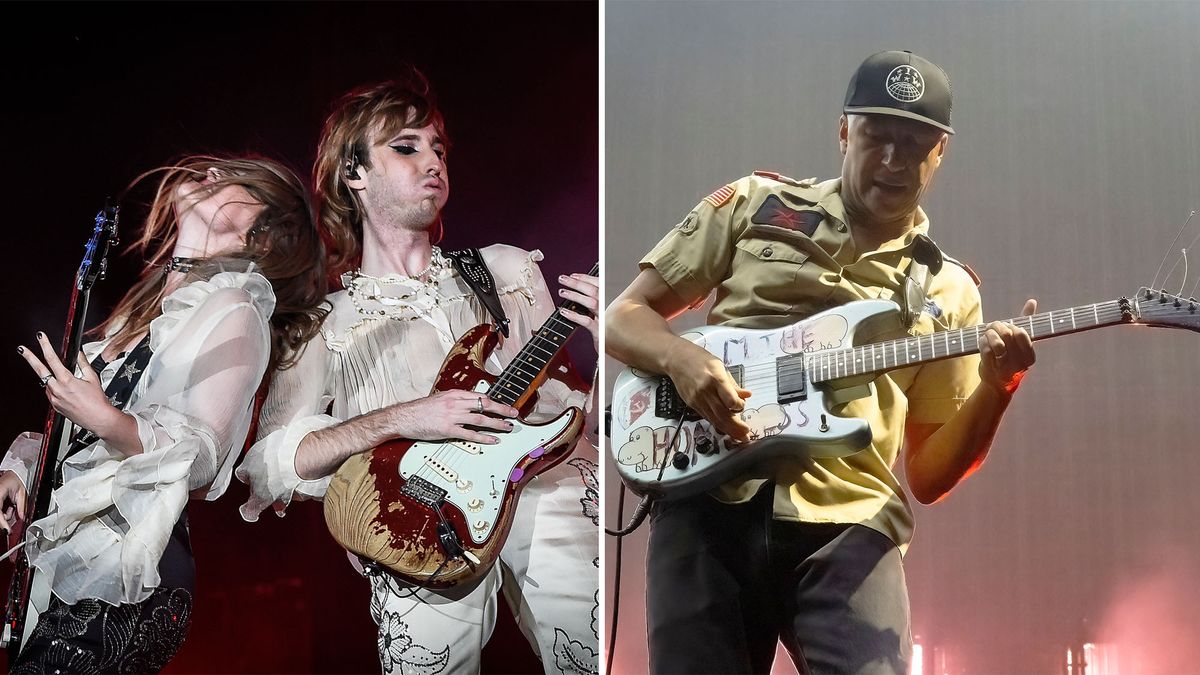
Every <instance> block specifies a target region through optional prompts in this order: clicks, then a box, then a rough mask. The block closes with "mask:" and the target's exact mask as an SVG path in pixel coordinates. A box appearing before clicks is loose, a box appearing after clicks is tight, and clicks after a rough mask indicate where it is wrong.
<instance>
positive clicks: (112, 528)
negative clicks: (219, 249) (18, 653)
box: [30, 272, 275, 604]
mask: <svg viewBox="0 0 1200 675" xmlns="http://www.w3.org/2000/svg"><path fill="white" fill-rule="evenodd" d="M274 305H275V296H274V293H273V292H272V290H271V286H270V283H269V282H268V281H267V280H266V279H265V278H263V277H262V276H261V275H259V274H256V273H253V272H222V273H219V274H217V275H214V276H213V277H212V278H211V279H208V280H206V281H197V282H193V283H191V284H188V285H187V286H184V287H183V288H180V289H178V290H176V291H175V292H173V293H172V294H171V295H170V296H168V297H167V298H166V299H165V300H164V301H163V305H162V308H163V312H162V314H161V315H160V316H159V317H158V318H157V319H155V320H154V321H153V322H152V323H151V324H150V347H151V350H152V356H151V358H150V361H149V362H148V363H147V365H146V371H145V372H144V373H143V374H142V378H141V380H140V381H139V383H138V386H137V388H136V389H135V391H134V394H133V396H132V397H131V400H130V403H129V405H128V406H127V407H126V409H125V411H124V412H125V413H126V414H128V415H131V416H132V417H133V418H134V419H135V420H136V422H137V426H138V435H139V437H140V439H141V444H142V452H141V454H137V455H132V456H125V455H123V454H122V453H121V452H119V451H118V450H116V449H113V448H109V447H107V445H106V444H105V443H104V441H98V442H96V443H94V444H93V445H91V446H89V447H88V448H86V449H84V450H82V451H80V452H79V453H77V454H75V455H73V456H71V457H70V458H68V459H67V461H66V463H65V464H64V470H63V474H64V479H65V482H64V483H63V485H62V486H61V487H60V488H58V489H57V490H55V491H54V494H53V496H52V503H51V510H50V513H49V515H48V516H47V517H45V518H43V519H42V520H39V521H37V522H36V523H34V524H33V525H32V526H31V527H30V538H31V542H30V543H31V544H32V546H31V550H30V561H31V563H33V564H34V565H35V566H36V567H38V568H39V569H40V570H42V572H44V573H45V574H46V575H47V577H48V578H49V579H50V583H51V587H52V588H53V589H54V592H55V595H57V596H58V597H59V598H60V599H62V600H63V601H64V602H66V603H68V604H74V603H75V602H77V601H78V600H80V599H83V598H97V599H100V600H104V601H106V602H109V603H112V604H118V603H132V602H138V601H141V600H144V599H145V598H146V597H148V596H149V594H150V592H151V591H152V590H153V589H154V588H156V587H157V586H158V584H159V575H158V569H157V568H158V562H159V559H160V558H161V556H162V552H163V549H164V548H165V546H166V543H167V540H168V538H169V536H170V532H171V529H172V527H173V526H174V524H175V521H176V520H178V518H179V515H180V514H181V513H182V512H183V509H184V506H185V505H186V502H187V499H188V497H189V495H194V496H197V497H204V498H206V499H215V498H216V497H217V496H219V495H220V494H221V493H223V492H224V491H225V488H226V487H227V486H228V485H229V480H230V475H231V473H232V463H233V462H234V461H235V459H236V452H234V450H235V448H240V447H241V444H242V442H243V440H244V438H245V434H246V431H247V428H248V426H249V422H250V416H251V414H252V405H253V399H254V392H255V390H256V389H257V386H258V383H259V381H260V380H261V379H262V375H263V372H264V371H265V370H266V365H267V361H268V359H269V356H270V339H269V328H268V321H269V319H270V316H271V312H272V310H273V309H274Z"/></svg>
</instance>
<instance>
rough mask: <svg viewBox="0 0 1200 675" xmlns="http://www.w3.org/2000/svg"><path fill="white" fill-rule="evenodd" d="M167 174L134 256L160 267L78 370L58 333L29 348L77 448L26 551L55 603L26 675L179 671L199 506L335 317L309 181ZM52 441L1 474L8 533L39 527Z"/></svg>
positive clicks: (250, 170) (281, 175) (273, 174)
mask: <svg viewBox="0 0 1200 675" xmlns="http://www.w3.org/2000/svg"><path fill="white" fill-rule="evenodd" d="M159 173H161V176H162V177H161V180H160V181H159V184H158V189H157V192H156V194H155V196H154V199H153V201H152V203H151V205H150V211H149V215H148V217H147V220H146V224H145V227H144V229H143V231H142V233H141V236H140V237H139V238H138V240H137V241H135V242H134V244H133V248H134V250H136V251H140V252H141V253H142V254H143V255H144V256H146V258H147V264H146V267H145V269H144V271H143V272H142V274H141V277H140V279H139V280H138V281H137V283H136V284H134V286H133V288H131V289H130V290H129V292H127V293H126V294H125V296H124V298H123V299H122V300H121V301H120V302H119V303H118V304H117V307H116V309H115V310H114V311H113V313H112V315H111V316H110V317H109V318H108V319H107V320H106V321H104V322H103V324H101V326H100V327H99V329H97V332H98V333H99V335H101V336H102V338H101V339H100V340H99V341H97V342H91V343H88V344H86V345H84V347H83V350H82V354H81V356H80V358H79V366H78V369H77V371H76V372H75V373H71V372H69V371H67V370H66V368H65V367H64V366H63V365H62V362H61V361H60V360H59V358H58V356H57V355H56V354H55V352H54V348H53V347H52V346H51V344H50V342H49V341H48V340H47V338H46V336H45V335H44V334H43V333H38V334H37V342H38V347H39V348H38V349H30V348H28V347H25V346H21V347H18V348H17V351H18V352H20V353H21V355H22V356H23V357H24V358H25V360H26V361H28V363H29V365H30V367H31V368H32V369H33V372H34V374H35V375H36V376H37V378H38V379H39V381H40V383H41V384H42V386H43V387H45V392H46V396H47V398H48V399H49V400H50V403H51V405H53V406H54V408H55V409H56V410H57V411H58V412H59V413H61V414H63V415H64V416H66V417H67V418H69V419H70V420H71V421H72V422H74V423H75V426H76V428H77V432H76V434H75V436H74V438H73V439H72V442H71V444H70V447H69V448H68V450H67V457H66V460H65V461H64V462H63V463H62V468H61V483H60V484H59V485H58V486H57V487H56V489H55V490H54V491H53V494H52V497H51V505H50V511H49V514H48V515H47V516H46V517H45V518H42V519H40V520H38V521H36V522H34V523H32V524H30V525H29V527H28V530H27V534H26V536H25V542H24V546H25V550H26V553H27V555H28V558H29V562H30V565H31V566H32V567H34V568H36V570H37V573H36V575H35V581H34V584H35V589H36V587H37V586H39V585H42V587H43V588H48V589H49V591H50V592H51V593H50V594H49V600H48V603H47V605H46V606H45V607H36V609H37V610H38V611H39V612H40V618H39V619H38V622H37V624H36V627H35V628H34V631H33V633H32V634H31V636H30V638H29V640H28V642H27V644H26V645H25V646H24V648H23V650H22V652H21V654H20V656H19V657H18V658H17V660H16V662H15V663H12V664H10V665H11V670H12V672H13V673H25V672H31V673H32V672H38V673H41V672H154V671H158V670H161V669H162V668H163V666H165V665H166V664H167V662H168V661H169V660H170V659H171V657H173V656H174V654H175V653H176V652H177V651H178V649H179V647H180V646H181V645H182V643H183V640H184V637H185V636H186V633H187V628H188V625H189V622H190V617H191V608H192V594H193V591H194V586H195V564H194V561H193V559H192V554H191V546H190V544H189V541H188V531H187V512H186V506H187V501H188V499H189V497H195V498H203V499H208V500H212V499H216V498H217V497H219V496H220V495H221V494H222V493H223V492H224V491H225V489H226V487H227V486H228V485H229V480H230V475H231V473H232V470H233V464H234V463H235V462H236V460H237V456H238V454H239V452H238V451H239V450H240V449H241V448H242V445H243V443H244V441H245V438H246V434H247V430H248V428H249V426H250V424H251V418H252V417H253V414H254V398H255V392H256V390H258V388H259V386H260V383H261V382H262V381H263V378H264V376H266V377H270V375H271V374H272V373H274V372H275V371H277V370H280V369H286V368H287V367H289V366H290V365H291V364H293V363H294V362H295V360H296V358H297V357H298V355H299V353H300V351H301V349H302V348H303V345H304V343H305V342H306V341H307V340H308V339H309V338H311V337H312V336H313V335H314V334H315V333H316V331H317V330H318V329H319V327H320V323H321V320H322V319H323V318H324V315H325V310H324V309H323V308H322V307H321V304H322V302H323V300H324V297H325V292H326V285H325V274H324V247H323V246H322V244H321V239H320V236H319V235H318V233H317V231H316V228H315V226H314V224H313V216H312V209H311V207H310V204H309V201H308V195H307V191H306V189H305V186H304V184H303V183H302V182H301V181H300V180H299V179H298V178H297V177H296V176H295V174H293V173H292V172H291V171H289V170H288V169H287V168H285V167H283V166H282V165H280V164H278V163H276V162H273V161H270V160H266V159H259V158H251V159H223V158H217V157H199V156H198V157H189V158H187V159H184V160H183V161H181V162H179V163H177V164H175V165H173V166H170V167H164V168H162V169H158V170H156V171H153V172H149V173H148V174H144V175H143V176H142V177H141V178H145V177H146V176H149V175H153V174H159ZM139 180H140V179H139ZM135 183H136V181H135ZM40 442H41V440H40V437H39V435H38V434H30V433H26V434H22V435H21V436H20V437H18V438H17V440H16V441H15V442H14V443H13V445H12V447H10V449H9V452H8V455H7V456H6V457H5V458H4V461H3V463H0V469H3V470H4V471H3V473H2V474H0V498H2V499H3V508H4V513H3V516H4V517H3V522H4V525H5V529H11V528H12V526H13V525H14V524H15V523H16V522H18V520H23V519H24V517H25V514H24V512H23V511H24V503H25V483H26V481H27V480H28V476H29V475H30V468H31V465H32V464H33V463H34V462H35V461H36V458H37V454H38V449H39V445H40ZM60 459H61V458H60ZM35 596H36V593H35ZM31 616H32V614H31Z"/></svg>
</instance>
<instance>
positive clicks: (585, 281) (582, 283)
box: [558, 273, 600, 354]
mask: <svg viewBox="0 0 1200 675" xmlns="http://www.w3.org/2000/svg"><path fill="white" fill-rule="evenodd" d="M558 281H559V283H561V284H562V285H563V286H565V287H566V288H560V289H558V295H559V297H561V298H563V299H566V300H573V301H575V302H577V303H579V304H580V305H582V306H583V307H584V309H586V310H587V311H588V312H590V315H584V314H580V313H579V312H575V311H572V310H569V309H566V308H565V307H564V308H563V311H562V313H563V316H565V317H567V318H568V319H570V320H571V321H572V322H574V323H575V324H578V325H580V326H583V327H584V328H586V329H587V330H588V332H589V333H591V334H592V346H593V347H594V348H595V349H596V353H597V354H599V353H600V322H599V321H597V320H596V316H598V315H599V314H600V278H599V277H593V276H588V275H586V274H578V273H577V274H572V275H570V276H567V275H565V274H564V275H562V276H560V277H559V278H558Z"/></svg>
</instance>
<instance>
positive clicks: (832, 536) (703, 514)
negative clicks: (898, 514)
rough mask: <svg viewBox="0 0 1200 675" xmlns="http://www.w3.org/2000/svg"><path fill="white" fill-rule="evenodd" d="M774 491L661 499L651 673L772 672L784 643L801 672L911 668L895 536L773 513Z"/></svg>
mask: <svg viewBox="0 0 1200 675" xmlns="http://www.w3.org/2000/svg"><path fill="white" fill-rule="evenodd" d="M772 493H773V490H771V489H769V488H768V489H764V490H762V491H761V492H760V493H759V494H758V495H757V496H756V497H755V498H754V499H753V500H752V501H750V502H748V503H746V504H736V505H730V504H723V503H721V502H718V501H717V500H715V499H713V498H711V497H709V496H707V495H700V496H697V497H693V498H689V499H685V500H680V501H676V502H667V503H660V504H658V505H656V507H655V510H654V512H653V513H652V514H651V529H650V542H649V549H648V551H647V579H646V589H647V590H646V601H647V628H648V631H649V641H650V670H651V672H653V673H658V674H663V675H668V674H672V675H673V674H676V673H689V674H690V673H714V674H715V673H768V672H770V670H771V663H772V659H773V657H774V654H775V645H776V643H777V641H782V642H783V645H784V647H786V648H787V650H788V652H789V653H790V654H791V656H792V660H793V661H794V662H795V664H796V667H797V668H798V669H799V671H800V672H801V673H813V674H816V673H820V674H825V673H831V674H832V673H837V674H839V675H840V674H843V673H900V674H904V673H907V671H908V662H909V660H910V659H911V652H912V639H911V634H910V631H909V616H908V591H907V589H906V587H905V583H904V570H903V566H902V564H901V557H900V551H899V550H898V549H897V548H896V546H895V544H893V543H892V542H891V540H889V539H888V538H887V537H885V536H884V535H882V534H880V533H879V532H876V531H874V530H872V529H870V528H867V527H863V526H861V525H845V524H823V523H815V524H814V523H791V522H782V521H776V520H773V519H772V518H771V502H772V498H773V496H772Z"/></svg>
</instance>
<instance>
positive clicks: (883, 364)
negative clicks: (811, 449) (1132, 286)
mask: <svg viewBox="0 0 1200 675" xmlns="http://www.w3.org/2000/svg"><path fill="white" fill-rule="evenodd" d="M1134 312H1135V309H1134V307H1133V303H1132V301H1130V300H1128V299H1126V298H1121V299H1120V300H1111V301H1108V302H1099V303H1095V304H1091V305H1081V306H1079V307H1071V308H1068V309H1060V310H1055V311H1052V312H1043V313H1041V314H1034V315H1032V316H1022V317H1017V318H1015V319H1009V320H1008V322H1009V323H1012V324H1014V325H1016V326H1019V327H1021V328H1024V329H1025V331H1026V332H1027V333H1029V337H1030V338H1032V339H1033V340H1043V339H1045V338H1049V337H1054V336H1058V335H1068V334H1070V333H1078V332H1080V331H1085V330H1090V329H1093V328H1100V327H1102V326H1111V325H1114V324H1118V323H1128V322H1131V321H1133V320H1134V318H1135V314H1134ZM986 330H987V326H986V325H985V324H980V325H978V326H970V327H968V328H959V329H954V330H948V331H942V332H939V333H931V334H929V335H919V336H915V337H909V338H901V339H897V340H889V341H885V342H877V343H874V344H869V345H863V346H861V347H853V348H849V349H834V350H829V351H823V352H819V353H816V354H796V355H794V356H787V357H783V358H780V359H779V363H778V368H779V380H780V382H779V386H780V389H781V390H787V389H789V385H788V380H789V379H795V380H797V382H796V383H795V384H796V385H799V384H800V383H801V382H802V381H803V379H804V373H805V371H807V374H808V377H807V379H808V381H810V382H825V381H828V380H836V379H839V378H843V377H853V376H856V375H867V374H872V373H882V372H885V371H888V370H894V369H896V368H904V367H906V366H913V365H917V364H920V363H928V362H930V361H939V360H941V359H949V358H954V357H956V356H965V355H967V354H976V353H978V352H979V337H980V336H981V335H983V333H984V332H985V331H986Z"/></svg>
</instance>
